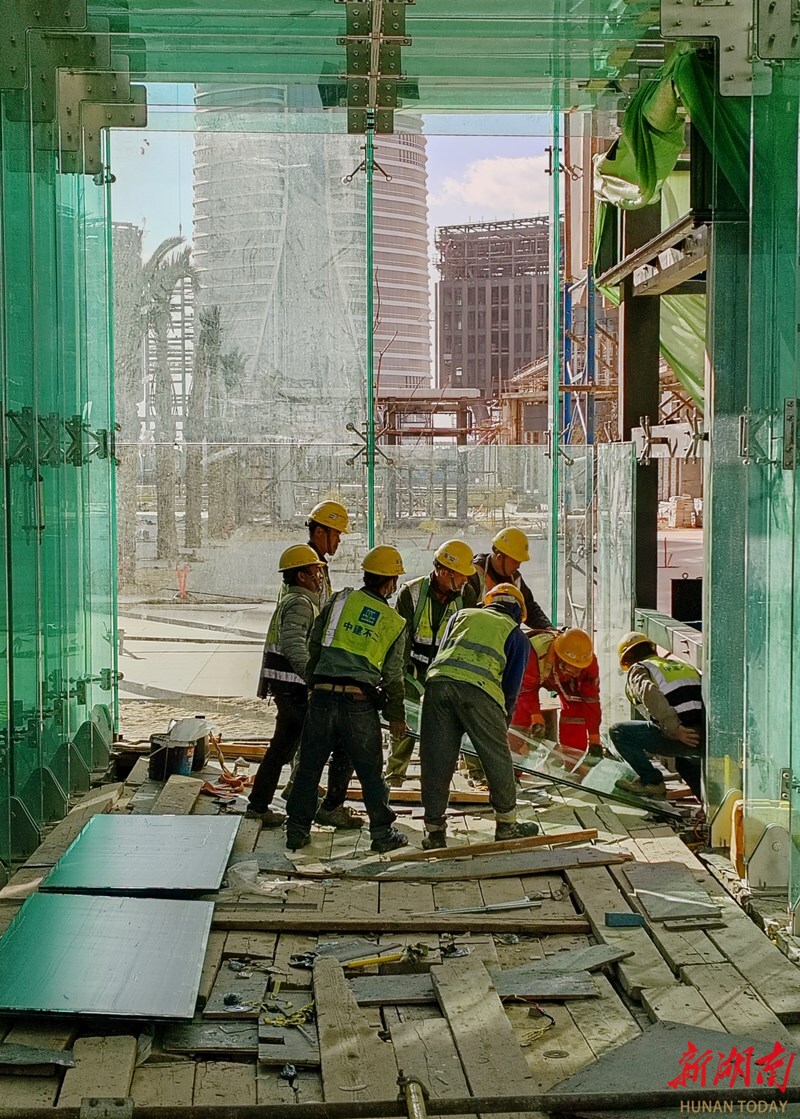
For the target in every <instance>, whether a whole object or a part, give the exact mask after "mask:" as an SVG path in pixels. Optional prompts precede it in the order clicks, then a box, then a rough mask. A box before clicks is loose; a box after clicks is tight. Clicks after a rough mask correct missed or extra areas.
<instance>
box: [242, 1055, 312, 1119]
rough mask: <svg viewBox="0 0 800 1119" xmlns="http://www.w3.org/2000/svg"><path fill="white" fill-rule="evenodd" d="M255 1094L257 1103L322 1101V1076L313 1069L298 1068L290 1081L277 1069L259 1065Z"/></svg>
mask: <svg viewBox="0 0 800 1119" xmlns="http://www.w3.org/2000/svg"><path fill="white" fill-rule="evenodd" d="M256 1094H257V1098H258V1102H259V1104H284V1105H285V1104H294V1103H322V1102H323V1096H322V1076H321V1075H320V1073H319V1071H316V1070H313V1069H298V1070H297V1076H296V1077H295V1078H294V1080H292V1081H291V1082H290V1081H289V1080H287V1079H285V1078H283V1077H281V1075H280V1070H279V1069H276V1068H268V1067H266V1066H265V1065H260V1066H259V1068H258V1070H257V1072H256ZM288 1114H289V1112H287V1115H288Z"/></svg>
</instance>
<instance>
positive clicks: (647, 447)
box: [631, 416, 708, 466]
mask: <svg viewBox="0 0 800 1119" xmlns="http://www.w3.org/2000/svg"><path fill="white" fill-rule="evenodd" d="M639 425H640V426H639V427H634V428H632V429H631V439H632V441H633V443H634V446H635V447H636V458H637V460H638V462H639V465H640V466H649V464H650V463H651V462H652V460H653V459H657V458H672V459H685V460H686V461H687V462H695V461H696V460H697V459H698V458H701V457H702V454H703V444H704V443H705V442H707V441H708V433H707V432H704V431H703V429H702V427H701V426H700V423H699V421H695V422H693V423H683V422H681V423H671V424H653V423H651V422H650V417H649V416H640V417H639Z"/></svg>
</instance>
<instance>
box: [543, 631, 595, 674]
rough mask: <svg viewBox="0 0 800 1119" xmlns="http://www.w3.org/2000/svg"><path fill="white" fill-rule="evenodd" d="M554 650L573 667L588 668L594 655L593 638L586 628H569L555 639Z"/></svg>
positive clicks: (559, 657)
mask: <svg viewBox="0 0 800 1119" xmlns="http://www.w3.org/2000/svg"><path fill="white" fill-rule="evenodd" d="M553 651H554V652H555V654H556V656H557V657H558V659H559V660H562V661H564V663H565V664H571V665H572V667H573V668H588V667H589V665H590V664H591V663H592V658H593V657H594V647H593V645H592V639H591V637H590V636H589V634H588V633H587V632H586V630H585V629H568V630H567V631H566V632H565V633H559V634H558V635H557V636H556V638H555V640H554V641H553Z"/></svg>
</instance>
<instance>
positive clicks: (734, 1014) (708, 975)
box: [681, 963, 794, 1046]
mask: <svg viewBox="0 0 800 1119" xmlns="http://www.w3.org/2000/svg"><path fill="white" fill-rule="evenodd" d="M681 977H682V978H683V979H684V980H685V981H686V982H687V983H691V984H692V986H693V987H696V988H697V989H698V991H699V992H700V994H701V995H702V996H703V998H704V1000H705V1001H706V1002H707V1003H708V1005H709V1006H710V1008H711V1010H712V1011H713V1012H714V1013H715V1014H716V1016H717V1017H718V1018H719V1020H720V1022H722V1024H723V1026H724V1027H725V1029H726V1030H728V1032H729V1033H734V1032H736V1033H740V1034H746V1035H749V1036H752V1037H759V1038H763V1039H764V1040H765V1041H771V1042H774V1041H780V1042H782V1043H783V1044H784V1045H787V1044H788V1045H789V1046H791V1045H792V1044H793V1043H794V1039H793V1037H792V1035H791V1034H790V1033H789V1031H788V1030H787V1029H786V1027H785V1026H784V1025H783V1024H782V1022H781V1021H780V1019H779V1018H777V1017H776V1015H775V1014H773V1012H772V1010H770V1008H769V1007H768V1006H767V1004H766V1003H765V1002H764V1001H763V1000H762V999H761V998H760V997H759V995H758V994H757V992H756V991H755V989H754V988H753V987H752V986H751V985H750V984H749V983H748V982H747V980H746V979H745V978H744V977H743V976H742V975H741V974H740V973H739V972H738V971H737V970H736V968H735V967H734V966H733V964H727V963H726V964H698V965H696V966H693V967H684V968H681Z"/></svg>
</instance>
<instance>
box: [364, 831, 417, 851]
mask: <svg viewBox="0 0 800 1119" xmlns="http://www.w3.org/2000/svg"><path fill="white" fill-rule="evenodd" d="M407 843H408V840H407V839H406V837H405V836H404V835H403V833H402V832H401V831H398V830H397V828H386V829H385V830H384V831H380V832H375V833H374V834H373V836H372V843H371V844H370V849H371V850H372V851H378V852H379V854H381V855H383V854H385V853H386V852H387V851H394V850H396V848H398V847H405V846H406V844H407Z"/></svg>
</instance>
